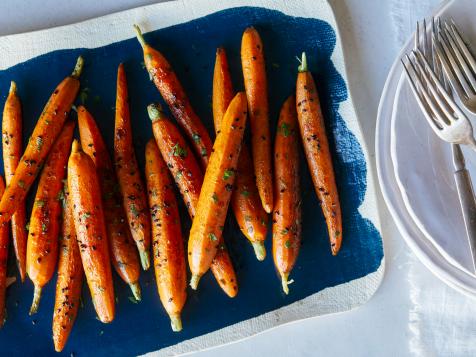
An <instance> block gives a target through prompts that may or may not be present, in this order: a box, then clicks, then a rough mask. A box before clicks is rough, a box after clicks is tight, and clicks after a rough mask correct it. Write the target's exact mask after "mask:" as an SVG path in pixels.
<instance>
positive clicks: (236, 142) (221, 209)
mask: <svg viewBox="0 0 476 357" xmlns="http://www.w3.org/2000/svg"><path fill="white" fill-rule="evenodd" d="M247 114H248V113H247V104H246V95H245V93H243V92H240V93H238V94H237V95H236V96H235V98H233V100H232V101H231V103H230V105H229V106H228V109H227V111H226V113H225V116H224V118H223V121H222V125H221V131H220V134H218V136H217V138H216V140H215V144H214V145H213V153H212V155H211V156H210V163H209V165H208V167H207V170H206V172H205V177H204V179H203V186H202V190H201V191H200V197H199V199H198V203H197V210H196V214H195V217H194V219H193V222H192V228H191V230H190V238H189V240H188V253H189V255H188V262H189V266H190V270H191V272H192V279H191V282H190V286H191V287H192V289H197V286H198V282H199V281H200V278H201V276H202V275H203V274H204V273H205V272H206V271H207V270H208V269H209V268H210V265H211V263H212V260H213V258H214V257H215V255H216V253H217V248H218V245H219V244H220V237H221V236H222V231H223V225H224V223H225V219H226V214H227V211H228V204H229V203H230V198H231V192H232V191H233V183H234V181H235V174H236V166H237V163H238V157H239V155H240V150H241V143H242V140H243V134H244V131H245V125H246V117H247Z"/></svg>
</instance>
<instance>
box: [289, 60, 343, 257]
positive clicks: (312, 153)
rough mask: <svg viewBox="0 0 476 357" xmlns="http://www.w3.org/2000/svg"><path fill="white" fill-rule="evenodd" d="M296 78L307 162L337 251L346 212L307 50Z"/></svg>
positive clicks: (335, 252) (334, 251)
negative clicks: (341, 202) (339, 190)
mask: <svg viewBox="0 0 476 357" xmlns="http://www.w3.org/2000/svg"><path fill="white" fill-rule="evenodd" d="M298 72H299V73H298V76H297V81H296V108H297V114H298V121H299V126H300V131H301V137H302V142H303V145H304V152H305V154H306V159H307V165H308V167H309V171H310V172H311V177H312V181H313V183H314V189H315V190H316V194H317V197H318V198H319V201H320V202H321V208H322V212H323V213H324V217H325V219H326V222H327V230H328V233H329V240H330V244H331V251H332V254H333V255H336V254H337V253H338V252H339V249H340V247H341V244H342V214H341V208H340V202H339V193H338V191H337V185H336V180H335V176H334V167H333V165H332V157H331V152H330V150H329V143H328V140H327V135H326V126H325V123H324V117H323V115H322V110H321V104H320V101H319V94H318V92H317V89H316V84H315V82H314V78H313V77H312V74H311V72H309V70H308V68H307V59H306V54H305V53H303V54H302V62H301V65H300V66H299V69H298Z"/></svg>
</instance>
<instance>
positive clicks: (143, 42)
mask: <svg viewBox="0 0 476 357" xmlns="http://www.w3.org/2000/svg"><path fill="white" fill-rule="evenodd" d="M134 30H135V31H136V37H137V40H139V43H140V45H141V46H142V48H144V47H145V46H146V45H147V42H145V39H144V36H143V35H142V31H141V30H140V27H139V26H137V25H136V24H134Z"/></svg>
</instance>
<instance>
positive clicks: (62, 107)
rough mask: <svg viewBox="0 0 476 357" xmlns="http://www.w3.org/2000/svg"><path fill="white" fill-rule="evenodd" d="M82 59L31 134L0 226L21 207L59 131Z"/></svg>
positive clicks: (1, 208)
mask: <svg viewBox="0 0 476 357" xmlns="http://www.w3.org/2000/svg"><path fill="white" fill-rule="evenodd" d="M82 68H83V58H82V57H79V58H78V61H77V63H76V67H75V68H74V70H73V73H72V74H71V75H70V76H69V77H66V78H65V79H64V80H63V81H62V82H61V83H60V84H59V85H58V87H56V89H55V91H54V92H53V94H52V95H51V97H50V99H49V100H48V103H46V106H45V108H44V109H43V112H42V113H41V115H40V118H39V119H38V121H37V123H36V126H35V129H34V130H33V134H32V135H31V137H30V140H29V141H28V145H27V147H26V149H25V152H24V153H23V156H22V158H21V159H20V162H19V164H18V167H17V169H16V170H15V175H14V176H13V177H12V178H11V179H10V184H9V185H8V186H7V188H6V190H5V192H4V194H3V195H2V199H1V201H0V225H4V224H6V223H7V222H8V221H10V219H11V217H12V215H13V213H15V212H16V211H17V210H18V208H19V207H20V206H21V205H22V204H24V203H25V197H26V195H27V193H28V191H29V190H30V187H31V185H32V184H33V181H35V178H36V176H37V175H38V173H39V172H40V169H41V167H42V165H43V161H44V160H45V158H46V156H47V155H48V153H49V151H50V149H51V147H52V146H53V144H54V142H55V140H56V138H57V137H58V135H59V134H60V132H61V130H62V129H63V124H64V122H65V121H66V118H67V117H68V115H69V111H70V110H71V106H72V104H73V101H74V99H75V98H76V95H77V94H78V90H79V76H80V74H81V70H82Z"/></svg>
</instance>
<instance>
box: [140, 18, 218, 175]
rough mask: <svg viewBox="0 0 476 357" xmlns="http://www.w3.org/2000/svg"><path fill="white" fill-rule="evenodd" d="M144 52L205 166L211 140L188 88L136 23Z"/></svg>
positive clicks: (174, 112) (171, 109) (146, 61)
mask: <svg viewBox="0 0 476 357" xmlns="http://www.w3.org/2000/svg"><path fill="white" fill-rule="evenodd" d="M134 28H135V30H136V33H137V39H138V40H139V42H140V44H141V46H142V49H143V52H144V63H145V66H146V68H147V71H148V72H149V75H150V77H151V79H152V80H153V82H154V84H155V86H156V87H157V89H158V90H159V92H160V94H161V95H162V97H163V98H164V100H165V102H166V103H167V105H168V106H169V108H170V111H171V112H172V115H173V116H174V117H175V119H176V120H177V122H178V123H179V125H180V126H181V127H182V129H183V130H184V131H185V133H186V134H187V136H188V139H189V140H190V142H191V143H192V144H193V150H194V151H195V154H196V156H197V157H198V158H200V161H201V164H202V168H203V169H204V168H205V167H206V166H207V164H208V159H209V157H210V154H211V150H212V141H211V139H210V135H209V134H208V131H207V129H206V128H205V126H204V125H203V123H202V122H201V120H200V118H199V117H198V116H197V114H196V113H195V111H194V110H193V108H192V105H191V104H190V101H189V99H188V97H187V94H186V93H185V90H184V89H183V87H182V84H180V81H179V79H178V78H177V75H176V74H175V72H174V70H173V68H172V66H171V65H170V63H169V62H168V61H167V59H166V58H165V57H164V56H163V55H162V53H160V52H159V51H157V50H155V49H154V48H152V47H151V46H149V45H148V44H147V43H146V42H145V40H144V37H143V36H142V33H141V31H140V28H139V27H138V26H137V25H134Z"/></svg>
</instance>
